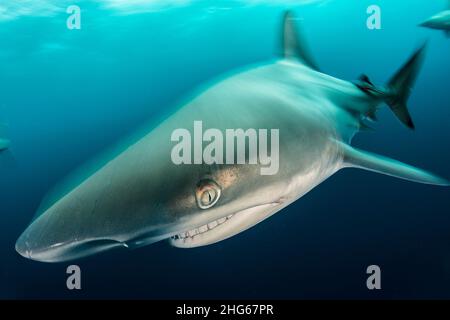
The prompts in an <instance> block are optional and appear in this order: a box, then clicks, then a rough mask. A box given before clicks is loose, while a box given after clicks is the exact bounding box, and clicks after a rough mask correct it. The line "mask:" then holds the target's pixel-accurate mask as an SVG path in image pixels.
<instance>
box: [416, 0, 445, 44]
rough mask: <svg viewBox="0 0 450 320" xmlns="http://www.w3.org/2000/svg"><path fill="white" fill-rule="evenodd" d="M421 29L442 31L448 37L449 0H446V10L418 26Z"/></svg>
mask: <svg viewBox="0 0 450 320" xmlns="http://www.w3.org/2000/svg"><path fill="white" fill-rule="evenodd" d="M420 25H421V26H422V27H426V28H430V29H437V30H442V31H444V33H445V35H446V36H447V37H450V0H447V9H446V10H444V11H441V12H439V13H438V14H436V15H434V16H432V17H431V18H429V19H428V20H426V21H424V22H423V23H421V24H420Z"/></svg>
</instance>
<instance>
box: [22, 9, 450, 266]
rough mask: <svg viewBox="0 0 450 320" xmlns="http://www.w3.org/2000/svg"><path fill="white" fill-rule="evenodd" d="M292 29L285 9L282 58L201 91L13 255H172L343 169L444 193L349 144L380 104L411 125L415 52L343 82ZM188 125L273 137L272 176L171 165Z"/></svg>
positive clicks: (75, 194)
mask: <svg viewBox="0 0 450 320" xmlns="http://www.w3.org/2000/svg"><path fill="white" fill-rule="evenodd" d="M299 31H300V30H299V29H298V28H297V26H296V23H295V18H294V16H293V15H292V13H290V12H287V13H285V15H284V19H283V32H282V44H283V45H282V49H283V54H282V57H281V58H280V59H277V60H276V61H271V62H269V63H267V64H264V65H259V66H257V67H254V68H249V69H247V70H245V71H242V72H239V73H236V74H234V75H231V76H229V77H228V78H226V79H224V80H221V81H218V82H216V83H215V84H214V85H212V86H210V87H208V88H207V89H206V90H203V91H202V92H200V93H199V94H198V95H196V96H195V97H194V98H193V99H191V100H190V101H189V102H188V103H186V104H185V105H183V106H182V107H181V108H180V109H178V110H177V111H176V112H175V113H174V114H173V115H171V116H170V117H168V118H167V119H166V120H165V121H163V122H162V123H161V124H159V125H158V126H157V127H155V128H154V129H153V130H151V131H150V132H149V133H148V134H147V135H145V136H144V137H143V138H141V139H140V140H138V141H137V142H136V143H134V144H131V145H129V146H128V148H127V149H126V150H124V151H123V152H122V153H120V154H119V155H118V156H117V157H115V158H112V159H111V160H109V161H108V162H107V163H106V164H105V165H104V166H103V167H101V168H100V169H99V170H98V171H96V172H95V173H94V174H92V175H91V176H89V177H88V178H87V179H85V180H84V181H83V182H82V183H80V184H79V185H77V186H76V187H75V188H73V189H72V190H71V191H70V192H68V193H66V194H65V195H64V196H62V197H61V198H59V199H58V200H57V201H56V202H55V203H54V204H53V205H51V206H50V207H49V208H48V209H46V210H44V212H43V213H42V214H40V215H39V216H38V217H37V218H36V219H35V220H34V221H33V222H32V223H31V224H30V225H29V226H28V228H27V229H26V230H25V231H24V232H23V234H22V235H21V236H20V237H19V239H18V240H17V243H16V250H17V252H18V253H20V254H21V255H22V256H24V257H26V258H30V259H33V260H37V261H43V262H61V261H67V260H73V259H77V258H81V257H85V256H89V255H92V254H96V253H99V252H102V251H105V250H109V249H112V248H116V247H127V248H136V247H141V246H144V245H148V244H151V243H154V242H156V241H160V240H165V239H167V240H168V241H169V242H170V244H172V245H173V246H175V247H179V248H193V247H199V246H204V245H209V244H213V243H216V242H219V241H221V240H224V239H227V238H229V237H231V236H234V235H236V234H238V233H240V232H242V231H244V230H246V229H248V228H250V227H252V226H254V225H256V224H258V223H259V222H261V221H263V220H265V219H266V218H268V217H270V216H271V215H273V214H274V213H276V212H278V211H280V210H281V209H283V208H284V207H286V206H288V205H289V204H290V203H292V202H294V201H296V200H297V199H299V198H300V197H302V196H303V195H305V194H306V193H307V192H308V191H310V190H311V189H313V188H314V187H316V186H317V185H319V184H320V183H321V182H323V181H324V180H325V179H327V178H328V177H330V176H331V175H333V174H334V173H335V172H337V171H338V170H340V169H343V168H361V169H366V170H370V171H375V172H378V173H382V174H387V175H390V176H394V177H398V178H402V179H406V180H411V181H415V182H420V183H425V184H433V185H442V186H448V185H449V182H448V181H447V180H445V179H442V178H439V177H438V176H436V175H434V174H431V173H428V172H426V171H423V170H421V169H418V168H415V167H412V166H410V165H407V164H404V163H401V162H398V161H395V160H392V159H389V158H386V157H383V156H379V155H376V154H372V153H368V152H365V151H362V150H358V149H356V148H353V147H351V146H350V142H351V140H352V137H353V136H354V135H355V134H356V133H357V132H359V131H360V130H363V129H365V128H366V122H367V121H368V120H370V119H372V120H374V119H375V113H376V111H377V109H378V108H379V107H380V105H382V104H383V103H386V104H387V105H388V106H389V107H390V109H391V110H392V111H393V112H394V114H395V115H396V116H397V117H398V119H399V120H400V121H401V122H402V123H403V124H405V125H406V126H407V127H409V128H413V127H414V125H413V122H412V119H411V117H410V114H409V112H408V110H407V108H406V101H407V99H408V97H409V95H410V91H411V87H412V85H413V83H414V81H415V79H416V75H417V73H418V71H419V67H420V65H421V61H422V59H423V55H424V47H421V48H420V49H418V50H417V51H416V52H415V53H414V54H413V55H412V57H411V58H410V59H409V60H408V61H407V63H406V64H405V65H404V66H403V67H402V68H401V69H400V70H399V71H398V72H397V73H396V74H395V75H394V76H393V77H392V78H391V80H390V81H389V82H388V84H387V85H386V86H384V87H376V86H375V85H373V84H372V82H371V81H370V80H369V78H368V77H367V76H361V78H360V79H359V80H358V81H357V82H348V81H344V80H340V79H337V78H334V77H332V76H330V75H327V74H325V73H322V72H320V71H319V70H318V68H317V66H316V64H315V63H314V62H313V60H312V59H311V56H310V55H309V53H308V51H307V50H306V47H305V44H304V42H303V41H300V37H299V36H300V32H299ZM197 120H201V121H203V125H204V126H205V127H208V128H219V129H221V130H225V129H227V128H244V129H245V128H265V129H279V159H280V163H279V170H278V172H277V174H273V175H261V174H260V170H259V169H260V167H261V166H262V165H261V164H259V165H258V164H257V165H250V164H240V165H232V164H217V163H216V164H212V165H207V164H205V163H203V164H200V165H176V164H174V163H173V162H172V161H171V158H170V154H171V148H172V145H171V143H170V142H171V133H172V132H173V131H174V130H176V129H178V128H192V126H193V122H195V121H197Z"/></svg>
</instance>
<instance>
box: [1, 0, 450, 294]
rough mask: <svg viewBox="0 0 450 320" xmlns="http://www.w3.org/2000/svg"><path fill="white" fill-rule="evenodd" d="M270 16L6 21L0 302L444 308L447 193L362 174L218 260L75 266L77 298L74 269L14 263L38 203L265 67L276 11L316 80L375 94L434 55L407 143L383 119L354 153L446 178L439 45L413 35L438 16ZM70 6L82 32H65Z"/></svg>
mask: <svg viewBox="0 0 450 320" xmlns="http://www.w3.org/2000/svg"><path fill="white" fill-rule="evenodd" d="M10 2H11V3H12V2H13V1H12V0H11V1H9V0H7V1H5V2H4V3H6V6H7V4H8V3H10ZM174 2H175V1H168V2H167V3H174ZM269 2H270V1H259V2H258V1H245V0H236V1H231V0H230V1H197V2H194V3H191V4H186V5H184V6H174V7H172V6H170V5H164V6H160V7H151V9H152V10H148V11H149V12H141V11H142V9H143V8H146V9H149V6H131V7H130V6H116V7H111V6H110V7H108V3H109V2H108V1H107V0H105V1H104V2H103V4H102V2H93V1H75V0H74V1H66V0H64V1H43V0H39V1H38V0H36V1H29V2H25V3H24V5H25V6H31V7H30V9H31V11H30V12H31V13H27V14H19V13H17V12H18V11H17V10H18V9H17V7H15V8H13V7H10V10H16V11H15V12H16V14H14V15H12V16H11V15H10V16H9V17H7V16H5V15H3V16H2V15H1V14H0V122H3V123H6V124H7V130H6V131H7V132H6V133H7V135H8V137H9V138H10V139H11V141H12V146H11V149H10V150H9V151H7V152H5V153H2V154H0V298H8V299H9V298H450V212H449V211H450V210H449V205H450V193H449V192H450V189H448V188H440V187H433V186H427V185H420V184H414V183H409V182H405V181H401V180H396V179H393V178H390V177H386V176H381V175H376V174H373V173H368V172H363V171H358V170H345V171H341V172H339V173H338V174H336V175H335V176H334V177H332V178H330V179H329V180H327V181H326V182H324V183H323V184H322V185H320V186H319V187H317V188H316V189H314V190H313V191H312V192H311V193H309V194H308V195H306V196H305V197H304V198H302V199H300V200H299V201H297V202H296V203H295V204H292V205H291V206H289V207H288V208H287V209H284V210H283V211H281V212H279V213H278V214H276V215H275V216H273V217H272V218H270V219H269V220H266V221H265V222H263V223H261V224H259V225H257V226H256V227H254V228H252V229H250V230H248V231H246V232H244V233H241V234H239V235H238V236H235V237H233V238H231V239H229V240H227V241H223V242H220V243H218V244H216V245H212V246H208V247H203V248H198V249H191V250H181V249H175V248H172V247H170V246H168V245H167V244H166V243H158V244H155V245H152V246H148V247H145V248H142V249H138V250H134V251H128V250H117V251H112V252H108V253H105V254H101V255H98V256H94V257H91V258H88V259H84V260H81V261H77V262H76V263H77V264H79V265H80V266H81V268H82V276H83V278H82V280H83V282H82V286H83V290H82V291H80V292H70V291H68V290H67V289H66V287H65V280H66V274H65V268H66V267H67V265H68V264H44V263H38V262H33V261H28V260H26V259H24V258H22V257H20V256H19V255H18V254H17V253H16V252H15V250H14V244H15V241H16V239H17V237H18V236H19V235H20V233H21V232H22V231H23V230H24V229H25V228H26V226H27V225H28V223H29V222H30V220H31V218H32V216H33V215H34V213H35V211H36V210H37V208H38V207H39V204H40V201H41V199H42V198H43V197H44V195H45V194H46V193H47V192H48V191H49V190H50V189H51V188H52V186H54V185H55V184H56V183H57V182H58V181H60V180H61V179H62V178H63V177H64V176H65V175H67V174H68V173H69V172H71V171H72V170H73V169H74V168H76V167H77V166H79V165H80V164H82V163H84V162H85V161H86V160H88V159H90V158H92V157H93V156H95V155H96V154H98V153H99V152H101V151H102V150H104V149H106V148H108V147H109V146H111V145H114V144H115V143H116V142H117V141H119V140H121V139H122V138H123V137H126V136H128V135H130V134H132V133H133V132H134V131H136V130H137V128H141V127H143V126H144V127H145V125H146V123H149V122H150V123H152V122H156V121H157V119H160V118H161V117H163V116H164V115H166V114H168V113H170V112H171V111H172V110H174V109H175V107H176V105H177V102H178V101H180V99H183V96H186V94H188V93H189V92H190V91H191V90H193V89H195V88H196V87H197V86H198V85H199V84H201V83H204V82H205V81H208V80H210V79H212V78H215V77H217V76H220V74H221V73H223V72H227V71H229V70H231V69H233V68H238V67H242V66H245V65H247V64H249V63H256V62H260V61H264V60H268V59H273V58H274V57H275V52H276V49H277V44H278V43H277V42H278V40H279V39H278V31H279V24H280V16H281V13H282V11H283V8H285V7H290V8H294V9H295V12H296V13H297V14H298V16H299V17H301V18H302V19H303V25H304V33H305V35H306V38H307V39H308V41H309V44H310V47H311V50H312V51H313V53H314V55H315V58H316V60H317V61H318V63H319V64H320V66H321V69H322V70H324V71H325V72H327V73H329V74H332V75H334V76H337V77H340V78H344V79H355V78H356V77H357V76H358V75H359V74H361V73H362V72H364V73H367V74H368V75H369V76H370V77H371V78H372V80H373V81H374V82H377V83H379V84H381V83H383V82H384V81H386V80H387V79H388V78H389V77H390V76H391V75H392V74H393V73H394V71H395V70H396V69H397V68H398V67H399V66H400V65H401V64H402V63H403V62H404V61H405V60H406V58H407V57H408V56H409V55H410V54H411V52H412V51H413V50H414V49H415V48H416V47H417V46H418V45H419V44H421V43H422V42H423V41H424V40H425V39H429V40H430V42H429V50H428V54H427V58H426V62H425V65H424V67H423V70H422V72H421V74H420V76H419V80H418V82H417V84H416V87H415V89H414V92H413V95H412V96H411V99H410V103H409V105H410V110H411V113H412V115H413V118H414V120H415V123H416V126H417V130H416V131H415V132H411V131H408V130H407V129H405V128H404V127H403V126H402V125H401V124H400V123H399V122H398V121H397V120H396V119H395V117H394V116H393V115H392V114H391V113H390V112H389V111H388V110H387V108H386V109H383V110H382V112H380V115H379V118H380V121H379V123H378V124H377V125H375V127H376V131H375V132H373V133H362V134H360V135H358V137H357V138H356V139H355V141H354V142H355V144H356V145H358V146H360V147H362V148H364V149H367V150H371V151H375V152H378V153H382V154H385V155H389V156H392V157H394V158H397V159H400V160H403V161H406V162H408V163H411V164H415V165H418V166H421V167H423V168H427V169H430V170H432V171H435V172H437V173H439V174H440V175H442V176H444V177H447V178H450V167H449V163H450V148H449V146H450V90H449V89H450V87H449V82H450V75H449V70H450V59H449V52H450V41H449V40H448V39H446V38H445V37H444V36H443V34H442V33H441V32H438V31H433V30H427V29H422V28H418V27H417V26H416V25H417V24H418V23H419V22H421V21H423V20H424V19H426V18H427V17H429V16H431V15H433V14H435V13H437V12H438V11H440V10H442V9H444V4H445V1H423V0H408V1H407V0H404V1H403V0H402V1H400V0H399V1H388V0H384V1H377V0H371V1H366V0H340V1H337V0H336V1H322V2H320V1H319V3H315V4H308V5H299V3H300V2H301V1H286V2H291V3H290V4H284V5H281V4H278V5H270V4H268V3H269ZM276 2H278V3H281V2H283V1H276ZM73 3H78V4H79V5H80V7H81V8H82V30H78V31H70V30H68V29H67V28H66V27H65V19H66V17H67V14H65V12H64V8H65V7H66V5H69V4H73ZM111 3H112V2H111ZM116 3H118V2H116ZM2 4H3V2H2ZM32 4H33V5H32ZM49 4H58V5H59V6H61V8H62V11H58V10H56V11H54V10H53V9H54V8H53V7H52V6H49ZM370 4H378V5H379V6H380V7H381V9H382V30H375V31H371V30H368V29H367V28H366V18H367V14H366V8H367V7H368V6H369V5H370ZM49 8H52V9H51V10H50V9H49ZM13 12H14V11H13ZM370 264H377V265H379V266H380V267H381V269H382V290H381V291H377V292H373V291H368V290H367V289H366V286H365V282H366V277H367V275H366V273H365V270H366V267H367V266H368V265H370Z"/></svg>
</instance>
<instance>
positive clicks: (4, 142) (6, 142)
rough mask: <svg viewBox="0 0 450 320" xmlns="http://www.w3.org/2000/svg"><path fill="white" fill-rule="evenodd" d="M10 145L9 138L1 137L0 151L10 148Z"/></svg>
mask: <svg viewBox="0 0 450 320" xmlns="http://www.w3.org/2000/svg"><path fill="white" fill-rule="evenodd" d="M8 147H9V140H7V139H3V138H0V151H3V150H5V149H8Z"/></svg>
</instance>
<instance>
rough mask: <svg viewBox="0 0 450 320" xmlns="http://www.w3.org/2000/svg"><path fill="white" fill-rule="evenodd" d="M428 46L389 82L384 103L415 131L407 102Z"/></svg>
mask: <svg viewBox="0 0 450 320" xmlns="http://www.w3.org/2000/svg"><path fill="white" fill-rule="evenodd" d="M425 48H426V44H424V45H423V46H422V47H420V48H419V49H418V50H416V52H414V54H413V55H412V56H411V57H410V58H409V60H408V61H407V62H406V63H405V64H404V65H403V66H402V67H401V68H400V70H398V71H397V73H396V74H395V75H394V76H393V77H392V78H391V80H390V81H389V83H388V85H387V88H386V90H385V94H384V97H385V98H384V101H385V102H386V104H387V105H388V106H389V108H391V110H392V112H394V114H395V115H396V116H397V118H398V119H399V120H400V121H401V122H402V123H403V124H405V125H406V126H407V127H408V128H410V129H414V123H413V121H412V118H411V115H410V114H409V111H408V107H407V105H406V102H407V101H408V98H409V96H410V94H411V89H412V87H413V85H414V82H415V81H416V78H417V74H418V73H419V70H420V67H421V65H422V61H423V57H424V54H425Z"/></svg>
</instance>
